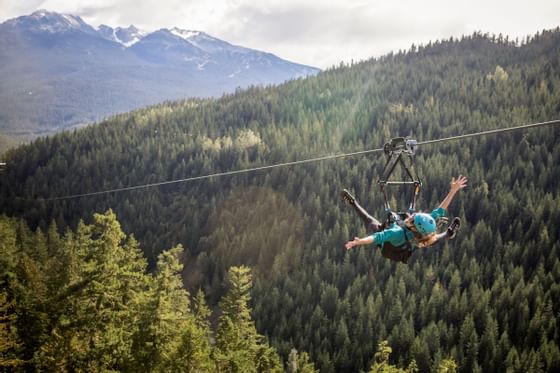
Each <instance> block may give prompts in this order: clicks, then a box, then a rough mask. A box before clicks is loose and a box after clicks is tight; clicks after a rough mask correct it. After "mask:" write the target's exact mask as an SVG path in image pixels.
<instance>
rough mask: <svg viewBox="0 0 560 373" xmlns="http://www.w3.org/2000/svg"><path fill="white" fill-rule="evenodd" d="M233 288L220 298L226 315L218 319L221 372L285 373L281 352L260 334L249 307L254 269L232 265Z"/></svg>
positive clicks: (223, 313) (217, 340)
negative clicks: (270, 345)
mask: <svg viewBox="0 0 560 373" xmlns="http://www.w3.org/2000/svg"><path fill="white" fill-rule="evenodd" d="M228 281H229V285H230V288H229V290H228V292H227V293H226V295H225V296H224V297H223V298H222V300H221V301H220V309H221V310H222V315H221V316H220V318H219V320H218V329H217V333H216V347H217V349H218V354H217V356H218V362H219V363H218V364H219V369H218V370H219V371H225V372H282V363H281V362H280V357H279V356H278V355H277V353H276V352H275V351H274V349H272V348H271V347H269V346H268V343H266V342H265V341H264V337H263V336H261V335H259V334H258V333H257V330H256V328H255V325H254V322H253V321H252V319H251V309H250V308H249V301H250V294H249V291H250V289H251V274H250V269H249V268H248V267H246V266H241V267H231V268H230V269H229V271H228Z"/></svg>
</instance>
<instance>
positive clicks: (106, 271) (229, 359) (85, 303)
mask: <svg viewBox="0 0 560 373" xmlns="http://www.w3.org/2000/svg"><path fill="white" fill-rule="evenodd" d="M0 247H1V248H2V256H1V257H0V264H1V266H0V268H1V272H0V285H1V292H0V369H1V370H2V371H13V372H19V371H21V372H23V371H45V372H107V371H117V372H283V371H284V368H283V363H282V362H281V360H280V357H279V355H278V353H277V352H276V350H275V349H274V348H272V347H270V346H269V344H268V343H267V341H266V340H265V338H264V337H263V336H262V335H260V334H259V333H257V331H256V329H255V325H254V322H253V320H252V318H251V314H250V312H251V309H250V306H249V302H250V290H251V282H252V280H251V273H250V269H249V268H248V267H245V266H241V267H231V268H230V269H229V271H228V283H229V286H228V289H227V291H226V293H225V295H224V296H223V297H222V299H221V300H220V304H219V305H220V307H219V316H218V319H217V326H216V330H214V331H212V329H211V325H210V316H211V310H210V309H209V308H208V306H207V305H206V301H205V297H204V293H203V292H202V291H198V292H197V293H196V295H194V296H191V295H190V294H189V293H188V291H186V290H185V288H184V286H183V283H182V280H181V275H180V273H181V269H182V268H183V265H182V264H181V258H182V255H183V248H182V247H181V246H176V247H174V248H172V249H170V250H168V251H164V252H162V253H161V254H160V255H159V256H158V260H157V265H156V269H155V273H154V274H153V275H152V274H150V273H148V272H147V262H146V260H145V259H144V257H143V255H142V253H141V251H140V250H139V248H138V242H137V241H136V240H135V239H134V237H133V236H132V235H130V236H127V235H126V234H124V233H123V231H122V230H121V228H120V225H119V223H118V221H117V220H116V217H115V215H114V213H112V212H111V211H109V212H107V213H105V214H97V215H95V217H94V223H93V224H92V225H86V224H84V223H80V224H79V226H78V228H77V230H76V231H75V232H72V231H67V232H66V233H65V234H64V235H63V236H60V235H59V234H58V233H57V229H56V226H55V225H52V226H51V227H50V228H49V230H48V231H47V232H46V233H43V232H42V231H41V230H37V232H31V231H30V230H29V228H27V226H26V225H25V223H23V222H22V221H18V220H15V219H8V218H6V217H0ZM287 364H288V366H289V367H290V368H289V369H288V370H287V371H289V372H294V373H295V372H306V373H309V372H315V371H316V370H315V369H314V367H313V364H312V363H310V362H309V359H308V356H307V354H306V353H305V352H303V353H301V354H298V353H297V351H296V350H293V351H292V353H291V355H290V360H289V361H288V362H287Z"/></svg>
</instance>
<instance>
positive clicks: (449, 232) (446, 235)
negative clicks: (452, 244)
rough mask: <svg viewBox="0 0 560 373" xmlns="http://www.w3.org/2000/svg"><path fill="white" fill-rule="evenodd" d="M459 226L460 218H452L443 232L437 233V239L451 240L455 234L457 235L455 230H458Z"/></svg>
mask: <svg viewBox="0 0 560 373" xmlns="http://www.w3.org/2000/svg"><path fill="white" fill-rule="evenodd" d="M460 226H461V219H459V218H453V221H452V222H451V224H449V227H447V229H446V230H445V232H442V233H439V234H438V235H437V241H436V242H438V241H440V240H444V239H445V240H452V239H454V238H455V236H456V235H457V231H458V230H459V227H460Z"/></svg>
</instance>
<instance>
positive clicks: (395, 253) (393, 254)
mask: <svg viewBox="0 0 560 373" xmlns="http://www.w3.org/2000/svg"><path fill="white" fill-rule="evenodd" d="M390 215H391V219H388V221H387V222H385V224H383V226H382V229H385V228H387V227H388V225H386V224H387V223H388V222H391V224H392V223H396V224H397V225H398V226H399V227H401V228H402V232H403V235H404V240H405V243H404V244H403V245H401V246H395V245H393V244H392V243H390V242H384V243H383V244H382V245H381V255H383V256H384V257H385V258H387V259H391V260H394V261H397V262H403V263H405V264H406V263H407V262H408V258H410V256H411V255H412V251H413V250H412V245H411V244H410V241H409V240H408V238H407V237H406V230H407V228H406V223H405V219H406V218H407V217H409V216H410V215H409V214H407V213H404V214H395V213H390Z"/></svg>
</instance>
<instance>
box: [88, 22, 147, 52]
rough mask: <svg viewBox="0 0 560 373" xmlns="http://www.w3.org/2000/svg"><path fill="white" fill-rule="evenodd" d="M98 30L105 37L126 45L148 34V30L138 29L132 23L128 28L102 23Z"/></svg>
mask: <svg viewBox="0 0 560 373" xmlns="http://www.w3.org/2000/svg"><path fill="white" fill-rule="evenodd" d="M97 32H98V33H99V35H101V36H102V37H104V38H105V39H107V40H110V41H114V42H117V43H120V44H122V45H124V46H125V47H130V46H131V45H133V44H135V43H137V42H138V41H140V40H141V39H142V38H143V37H144V36H146V35H147V34H148V33H147V32H146V31H142V30H139V29H137V28H136V27H134V25H130V26H129V27H127V28H122V27H117V28H112V27H110V26H106V25H101V26H99V28H98V29H97Z"/></svg>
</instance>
